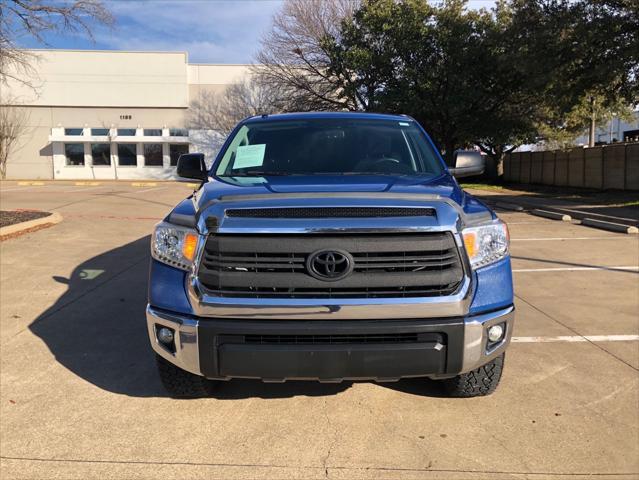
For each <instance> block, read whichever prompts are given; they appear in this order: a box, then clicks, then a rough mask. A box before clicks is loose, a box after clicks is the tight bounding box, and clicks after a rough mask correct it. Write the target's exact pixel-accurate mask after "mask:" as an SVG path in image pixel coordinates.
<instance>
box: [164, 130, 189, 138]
mask: <svg viewBox="0 0 639 480" xmlns="http://www.w3.org/2000/svg"><path fill="white" fill-rule="evenodd" d="M169 136H171V137H188V136H189V131H188V130H187V129H186V128H170V129H169Z"/></svg>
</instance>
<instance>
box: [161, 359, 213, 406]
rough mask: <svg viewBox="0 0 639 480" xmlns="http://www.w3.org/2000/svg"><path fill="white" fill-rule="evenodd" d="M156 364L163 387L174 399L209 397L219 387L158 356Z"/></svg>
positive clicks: (211, 381)
mask: <svg viewBox="0 0 639 480" xmlns="http://www.w3.org/2000/svg"><path fill="white" fill-rule="evenodd" d="M155 362H156V364H157V367H158V373H159V374H160V380H161V381H162V385H164V388H165V389H166V390H167V391H168V392H169V393H170V394H171V396H172V397H176V398H201V397H209V396H211V394H212V393H213V392H214V390H215V387H216V386H217V382H216V381H214V380H208V379H206V378H204V377H201V376H199V375H195V374H193V373H190V372H187V371H186V370H182V369H181V368H179V367H176V366H175V365H173V364H172V363H171V362H169V361H168V360H166V359H164V358H163V357H161V356H160V355H158V354H156V355H155Z"/></svg>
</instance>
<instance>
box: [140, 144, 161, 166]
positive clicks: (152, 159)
mask: <svg viewBox="0 0 639 480" xmlns="http://www.w3.org/2000/svg"><path fill="white" fill-rule="evenodd" d="M163 163H164V162H163V160H162V144H161V143H145V144H144V166H145V167H161V166H162V165H163Z"/></svg>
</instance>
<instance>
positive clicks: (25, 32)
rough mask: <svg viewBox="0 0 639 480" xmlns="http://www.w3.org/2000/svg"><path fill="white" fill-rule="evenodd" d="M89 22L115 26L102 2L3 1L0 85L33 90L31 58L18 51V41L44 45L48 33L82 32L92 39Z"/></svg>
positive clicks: (0, 35) (0, 39)
mask: <svg viewBox="0 0 639 480" xmlns="http://www.w3.org/2000/svg"><path fill="white" fill-rule="evenodd" d="M92 22H98V23H101V24H104V25H112V24H113V23H114V19H113V16H112V15H111V13H110V12H109V11H108V10H107V9H106V8H105V7H104V5H103V4H102V2H101V0H67V1H56V0H2V2H0V82H1V83H6V82H7V81H8V80H9V79H12V80H16V81H18V82H20V83H22V84H24V85H29V86H32V84H31V78H32V77H33V74H34V73H35V72H34V70H33V67H32V62H33V59H34V55H33V54H32V53H30V52H28V51H25V50H22V49H20V48H19V47H18V43H17V42H18V41H19V39H20V38H21V37H31V38H35V39H36V40H37V41H38V42H40V43H42V44H44V45H46V44H47V42H46V40H45V35H46V34H47V33H49V32H84V33H85V34H86V35H88V36H89V38H91V39H93V32H92V24H93V23H92Z"/></svg>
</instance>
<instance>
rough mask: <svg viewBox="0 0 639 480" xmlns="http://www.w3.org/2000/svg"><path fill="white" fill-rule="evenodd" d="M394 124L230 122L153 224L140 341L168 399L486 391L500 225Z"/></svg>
mask: <svg viewBox="0 0 639 480" xmlns="http://www.w3.org/2000/svg"><path fill="white" fill-rule="evenodd" d="M478 158H479V160H478V159H477V156H473V157H471V158H469V157H466V156H464V154H463V152H462V153H459V154H458V155H457V165H456V167H457V168H456V169H450V170H449V169H447V168H446V165H445V164H444V162H443V160H442V158H441V157H440V155H439V153H438V152H437V151H436V149H435V148H434V146H433V143H432V141H431V140H430V138H429V137H428V135H427V134H426V132H425V131H424V130H423V129H422V128H421V126H420V125H419V124H418V123H417V122H416V121H414V120H413V119H411V118H409V117H406V116H402V115H379V114H363V113H303V114H282V115H262V116H256V117H251V118H248V119H246V120H244V121H242V122H241V123H240V124H239V125H238V126H237V127H236V128H235V129H234V130H233V132H232V133H231V134H230V135H229V137H228V139H227V140H226V143H225V144H224V146H223V147H222V149H221V151H220V153H219V154H218V155H217V158H216V159H215V160H214V162H213V165H212V167H211V168H210V169H207V168H206V165H205V161H204V156H203V155H201V154H186V155H182V156H181V157H180V159H179V161H178V174H179V175H180V176H182V177H184V178H189V179H196V180H198V181H199V182H201V186H200V187H199V188H198V189H197V191H195V192H194V193H193V195H192V196H190V197H189V198H187V199H185V200H184V201H182V202H180V203H179V204H178V205H177V206H176V207H175V208H174V209H173V211H172V212H171V213H170V214H169V215H168V216H167V217H166V218H165V219H164V220H163V221H162V222H160V223H159V224H158V225H157V226H156V227H155V231H154V233H153V237H152V243H151V252H152V260H151V268H150V280H149V299H148V307H147V311H146V317H147V324H148V333H149V337H150V340H151V345H152V347H153V350H154V351H155V354H156V358H157V365H158V369H159V373H160V377H161V379H162V382H163V384H164V386H165V387H166V388H167V390H168V391H169V392H170V393H171V394H172V395H174V396H201V395H207V394H209V393H210V392H211V391H212V388H213V387H214V386H215V385H216V384H217V383H219V381H223V380H229V379H233V378H255V379H262V380H263V381H265V382H282V381H286V380H289V379H304V380H318V381H320V382H339V381H342V380H363V379H365V380H373V381H378V382H384V381H397V380H399V379H401V378H406V377H428V378H431V379H436V380H441V381H442V383H443V385H444V387H445V388H446V389H447V391H448V392H449V393H450V394H451V395H454V396H462V397H471V396H476V395H486V394H489V393H491V392H493V391H494V390H495V388H496V387H497V385H498V383H499V380H500V377H501V373H502V369H503V365H504V351H505V350H506V347H507V346H508V344H509V341H510V338H511V334H512V328H513V322H514V307H513V288H512V273H511V266H510V258H509V253H508V247H509V237H508V230H507V228H506V225H505V224H504V223H503V222H501V221H500V220H499V219H498V218H497V217H496V215H495V214H494V213H493V212H492V211H491V210H490V209H489V208H488V207H487V206H486V205H484V204H483V203H481V202H480V201H479V200H477V199H476V198H474V197H473V196H471V195H469V194H468V193H466V192H464V191H463V190H462V189H461V188H460V187H459V185H458V184H457V182H456V180H455V178H453V176H452V175H451V172H452V173H456V174H458V175H470V174H477V173H480V172H481V171H482V170H483V163H482V161H481V156H479V157H478Z"/></svg>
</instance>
